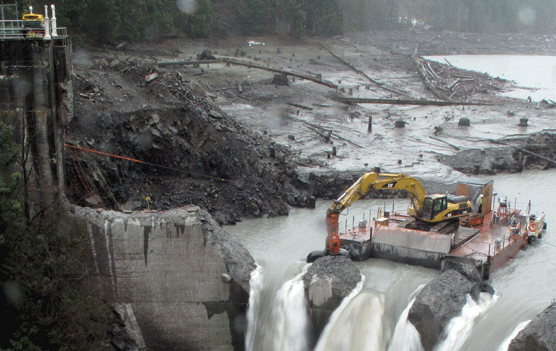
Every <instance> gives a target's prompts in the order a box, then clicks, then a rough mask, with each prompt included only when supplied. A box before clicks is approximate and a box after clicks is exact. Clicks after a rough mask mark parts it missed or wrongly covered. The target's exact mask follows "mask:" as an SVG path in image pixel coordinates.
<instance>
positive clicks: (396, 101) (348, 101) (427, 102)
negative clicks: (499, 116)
mask: <svg viewBox="0 0 556 351" xmlns="http://www.w3.org/2000/svg"><path fill="white" fill-rule="evenodd" d="M334 99H335V100H336V101H339V102H343V103H346V104H391V105H432V106H452V105H454V106H457V105H461V106H488V105H491V104H490V103H485V102H460V101H452V100H450V101H439V100H421V99H374V98H352V97H344V96H338V97H336V98H334Z"/></svg>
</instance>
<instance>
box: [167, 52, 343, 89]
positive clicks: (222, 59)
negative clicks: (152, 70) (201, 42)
mask: <svg viewBox="0 0 556 351" xmlns="http://www.w3.org/2000/svg"><path fill="white" fill-rule="evenodd" d="M204 63H226V64H230V65H237V66H244V67H248V68H255V69H261V70H264V71H269V72H274V73H281V74H285V75H288V76H292V77H297V78H299V79H305V80H309V81H312V82H315V83H318V84H321V85H324V86H327V87H329V88H332V89H338V85H336V84H334V83H332V82H329V81H327V80H323V79H318V78H316V77H312V76H308V75H306V74H301V73H296V72H292V71H285V70H281V69H277V68H272V67H265V66H261V65H257V64H254V63H252V62H249V61H241V60H236V59H232V58H229V57H220V58H218V60H201V61H199V60H195V61H182V60H175V61H158V62H157V64H158V65H159V66H161V67H162V66H171V65H198V64H204Z"/></svg>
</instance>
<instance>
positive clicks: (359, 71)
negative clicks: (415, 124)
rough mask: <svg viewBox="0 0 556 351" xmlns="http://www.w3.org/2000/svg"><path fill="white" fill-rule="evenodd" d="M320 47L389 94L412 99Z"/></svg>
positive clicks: (323, 46) (322, 45) (324, 47)
mask: <svg viewBox="0 0 556 351" xmlns="http://www.w3.org/2000/svg"><path fill="white" fill-rule="evenodd" d="M320 46H321V47H322V48H323V49H324V50H326V51H328V52H329V53H330V54H331V55H332V56H334V57H335V58H337V59H338V60H339V61H340V62H342V63H343V64H344V65H346V66H347V67H349V68H351V69H352V70H353V71H355V72H357V73H359V74H361V75H363V76H364V77H365V78H367V79H368V80H369V81H370V82H372V83H374V84H376V85H378V86H379V87H381V88H382V89H384V90H387V91H389V92H392V93H396V94H399V95H403V96H407V97H409V98H410V97H411V96H410V95H409V94H408V93H406V92H403V91H400V90H396V89H392V88H389V87H387V86H386V85H384V83H381V82H378V81H376V80H374V79H373V78H371V76H369V75H368V74H367V73H365V72H363V71H362V70H360V69H359V68H357V67H355V66H354V65H352V64H351V63H349V62H348V61H346V60H344V59H343V58H341V57H340V56H338V55H336V54H335V53H334V52H333V51H332V50H330V49H329V48H327V47H326V46H325V45H324V44H322V43H321V44H320Z"/></svg>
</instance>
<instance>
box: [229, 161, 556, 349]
mask: <svg viewBox="0 0 556 351" xmlns="http://www.w3.org/2000/svg"><path fill="white" fill-rule="evenodd" d="M492 179H494V185H495V191H496V192H497V193H498V196H507V197H508V199H510V200H511V201H512V203H513V202H514V199H517V204H518V207H519V208H522V209H523V210H525V207H526V204H527V201H528V200H529V199H531V200H532V202H533V208H532V211H533V212H534V213H536V214H540V212H541V211H544V212H545V214H546V218H547V222H548V230H547V233H546V234H545V236H544V237H543V239H542V240H541V241H540V242H537V243H534V244H533V245H530V246H529V247H528V250H526V251H522V252H520V253H519V254H518V256H517V257H516V259H514V260H512V261H510V262H508V263H507V264H506V265H505V266H504V267H503V268H502V269H501V270H499V271H497V272H494V273H493V274H492V275H491V279H490V283H491V285H492V286H493V287H494V288H495V289H496V297H495V299H493V301H486V302H483V304H482V305H481V304H479V305H477V306H473V305H471V306H468V309H467V311H468V312H466V315H465V316H463V317H462V318H460V320H459V321H455V325H456V326H454V327H453V328H454V329H453V330H454V331H453V333H454V334H457V333H460V331H459V330H464V331H465V335H466V337H465V338H463V340H458V342H457V343H456V344H449V348H450V349H453V350H468V351H471V350H499V348H500V347H501V345H504V343H505V340H506V339H507V337H508V336H509V335H510V334H511V333H512V332H513V331H514V330H515V329H516V328H517V327H518V326H519V325H520V324H521V323H523V322H524V321H527V320H530V319H532V318H534V317H535V316H536V315H537V314H538V313H539V312H540V311H542V310H543V309H544V308H545V307H546V306H548V305H549V303H550V302H551V300H552V299H553V298H554V297H556V294H555V291H556V275H554V274H553V272H554V271H556V261H555V260H554V259H553V258H554V257H556V236H555V235H553V234H552V233H554V230H553V229H552V226H553V225H556V221H555V220H554V219H555V218H556V203H555V202H554V201H553V196H554V194H556V184H555V183H554V179H556V170H548V171H534V172H524V173H521V174H513V175H501V176H496V177H493V178H492ZM328 206H330V201H319V202H317V207H316V208H315V209H312V210H309V209H292V211H291V213H290V215H289V216H288V217H280V218H270V219H258V220H250V221H245V222H243V223H239V224H238V225H236V226H230V227H226V230H227V231H228V232H229V233H230V234H231V235H233V236H235V237H236V238H237V239H238V240H239V241H240V242H242V243H243V244H244V245H245V246H246V247H247V248H248V249H249V250H250V251H251V253H252V254H253V255H254V256H255V258H256V260H257V262H258V264H259V265H260V266H261V267H260V274H261V276H260V277H259V278H257V279H258V281H259V284H258V288H257V289H256V294H257V297H256V301H257V303H256V304H253V305H255V307H254V309H255V310H254V311H250V332H249V335H250V340H249V342H248V345H249V349H250V350H283V348H282V346H283V345H288V349H289V350H307V349H309V345H308V342H307V340H308V333H310V330H308V329H307V328H306V325H305V324H304V323H305V322H304V321H305V320H306V318H307V317H306V312H305V311H304V308H303V306H304V305H303V303H304V301H303V296H302V294H299V289H298V288H299V285H298V278H296V276H297V275H298V274H299V273H301V272H302V271H303V269H304V267H305V266H306V264H305V262H304V259H305V256H306V254H307V253H309V252H310V251H313V250H318V249H322V248H323V246H324V238H325V235H326V234H325V233H326V230H325V226H324V214H325V211H326V208H327V207H328ZM385 206H386V208H387V209H391V207H392V201H391V200H387V201H386V202H385V201H384V200H371V201H358V202H356V203H355V204H354V206H352V207H351V208H350V209H349V213H348V214H346V215H345V216H343V217H342V221H341V222H340V223H341V225H340V227H341V229H343V228H344V227H345V225H346V222H347V226H348V227H349V226H351V225H352V224H353V223H357V220H358V219H360V218H362V217H363V216H365V218H368V216H369V210H371V215H376V210H377V208H378V207H385ZM394 206H395V208H396V209H402V208H405V207H407V201H402V200H398V201H396V202H395V205H394ZM358 265H359V268H360V269H361V272H362V274H363V276H364V278H365V279H364V283H363V285H362V287H361V290H360V291H359V292H358V293H357V295H356V296H354V297H353V298H352V299H351V300H350V301H349V303H346V304H345V306H343V308H342V310H341V311H339V313H337V316H336V317H335V318H334V320H333V321H332V322H331V325H330V326H329V328H328V330H329V332H326V331H325V332H323V334H322V335H321V340H320V341H319V344H318V349H319V350H393V348H396V349H400V350H419V349H420V345H419V342H418V340H416V339H415V331H414V329H412V328H411V326H410V325H408V324H407V321H406V320H404V318H405V316H406V315H407V314H406V313H404V310H406V308H407V306H408V305H409V303H410V301H411V299H412V297H413V296H414V295H415V293H416V291H417V290H418V289H419V288H420V287H421V286H422V285H423V284H426V283H427V282H428V281H430V280H431V279H432V278H433V277H434V276H436V275H437V274H438V272H437V271H434V270H429V269H425V268H421V267H413V266H408V265H401V264H396V263H392V262H387V261H381V260H369V261H366V262H362V263H359V264H358ZM400 317H402V318H400ZM458 328H460V329H458ZM340 330H341V332H339V331H340ZM330 333H331V334H330ZM452 337H453V335H452ZM449 338H450V335H448V336H447V339H448V341H447V342H452V341H450V339H449ZM300 339H302V340H300ZM338 339H340V342H339V341H338ZM460 339H461V338H460ZM391 345H392V346H391ZM445 346H446V343H445V344H444V345H443V346H441V348H442V347H445ZM502 349H503V347H502Z"/></svg>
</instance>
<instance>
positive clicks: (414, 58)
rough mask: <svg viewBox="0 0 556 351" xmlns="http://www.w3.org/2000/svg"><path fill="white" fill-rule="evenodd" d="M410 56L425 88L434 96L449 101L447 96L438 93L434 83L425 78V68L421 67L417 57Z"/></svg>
mask: <svg viewBox="0 0 556 351" xmlns="http://www.w3.org/2000/svg"><path fill="white" fill-rule="evenodd" d="M411 58H412V59H413V62H414V63H415V66H416V67H417V71H418V72H419V75H420V76H421V78H423V82H424V83H425V85H426V86H427V88H429V90H430V91H431V92H432V93H433V94H434V96H436V97H437V98H439V99H442V100H446V101H451V100H450V98H449V97H448V96H446V95H444V94H442V93H440V92H439V91H438V90H437V89H436V88H435V87H434V85H432V83H431V82H429V80H428V79H427V76H426V75H425V68H424V67H423V65H422V64H421V62H420V61H419V59H418V58H417V57H416V56H411Z"/></svg>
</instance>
